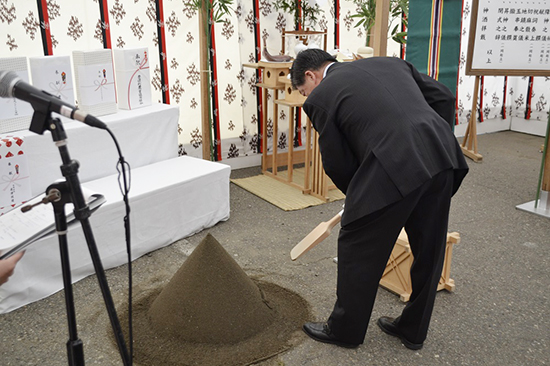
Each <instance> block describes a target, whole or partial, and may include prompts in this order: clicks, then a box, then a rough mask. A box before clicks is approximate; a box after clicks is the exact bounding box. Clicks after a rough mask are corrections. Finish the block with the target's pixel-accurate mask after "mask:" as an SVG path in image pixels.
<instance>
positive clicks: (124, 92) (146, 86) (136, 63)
mask: <svg viewBox="0 0 550 366" xmlns="http://www.w3.org/2000/svg"><path fill="white" fill-rule="evenodd" d="M113 53H114V58H115V73H116V86H117V91H118V106H119V108H121V109H136V108H140V107H145V106H148V105H151V76H150V72H149V52H148V49H147V48H146V47H143V48H132V49H123V50H114V51H113Z"/></svg>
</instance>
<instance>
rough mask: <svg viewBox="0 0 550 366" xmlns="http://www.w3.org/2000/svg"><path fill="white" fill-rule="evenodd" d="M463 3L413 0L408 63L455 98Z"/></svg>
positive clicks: (408, 41)
mask: <svg viewBox="0 0 550 366" xmlns="http://www.w3.org/2000/svg"><path fill="white" fill-rule="evenodd" d="M462 5H463V0H410V3H409V28H408V36H407V52H406V60H407V61H409V62H410V63H412V64H413V65H414V66H415V67H416V68H417V69H418V70H419V71H420V72H423V73H425V74H428V75H430V76H432V77H434V78H435V79H437V80H439V81H440V82H442V83H443V84H445V85H446V86H447V87H448V88H449V89H451V91H452V92H453V94H455V96H456V88H457V75H458V64H459V58H460V35H461V31H462Z"/></svg>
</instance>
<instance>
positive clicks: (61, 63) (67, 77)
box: [29, 56, 75, 105]
mask: <svg viewBox="0 0 550 366" xmlns="http://www.w3.org/2000/svg"><path fill="white" fill-rule="evenodd" d="M29 64H30V67H31V77H32V85H34V86H35V87H37V88H38V89H41V90H44V91H47V92H48V93H50V94H52V95H55V96H56V97H58V98H60V99H61V100H62V101H64V102H67V103H69V104H71V105H74V104H75V99H74V83H73V68H72V66H71V58H70V56H42V57H30V58H29Z"/></svg>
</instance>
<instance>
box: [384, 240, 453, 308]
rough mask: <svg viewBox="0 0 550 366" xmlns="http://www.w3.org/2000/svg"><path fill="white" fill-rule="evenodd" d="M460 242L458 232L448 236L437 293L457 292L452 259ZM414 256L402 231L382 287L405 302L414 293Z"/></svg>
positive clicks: (387, 265)
mask: <svg viewBox="0 0 550 366" xmlns="http://www.w3.org/2000/svg"><path fill="white" fill-rule="evenodd" d="M459 242H460V235H459V234H458V233H457V232H452V233H449V234H447V246H446V248H445V261H444V263H443V270H442V271H441V278H440V280H439V285H438V286H437V291H440V290H447V291H450V292H453V291H454V290H455V282H454V280H453V279H451V259H452V255H453V245H454V244H458V243H459ZM412 262H413V255H412V251H411V247H410V245H409V240H408V238H407V234H406V233H405V230H401V234H399V238H398V239H397V242H396V243H395V247H394V248H393V251H392V253H391V255H390V259H389V261H388V263H387V264H386V270H385V271H384V274H383V275H382V279H381V280H380V285H381V286H382V287H384V288H386V289H388V290H390V291H391V292H394V293H396V294H397V295H399V298H400V299H401V301H403V302H407V301H409V299H410V297H411V293H412V284H411V274H410V270H411V266H412Z"/></svg>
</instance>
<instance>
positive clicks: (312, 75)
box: [304, 70, 315, 78]
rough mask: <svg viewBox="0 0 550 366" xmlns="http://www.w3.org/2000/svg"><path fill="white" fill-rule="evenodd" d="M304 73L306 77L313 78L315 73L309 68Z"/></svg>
mask: <svg viewBox="0 0 550 366" xmlns="http://www.w3.org/2000/svg"><path fill="white" fill-rule="evenodd" d="M304 75H305V77H306V78H307V77H310V78H315V74H314V73H313V71H311V70H306V72H304Z"/></svg>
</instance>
